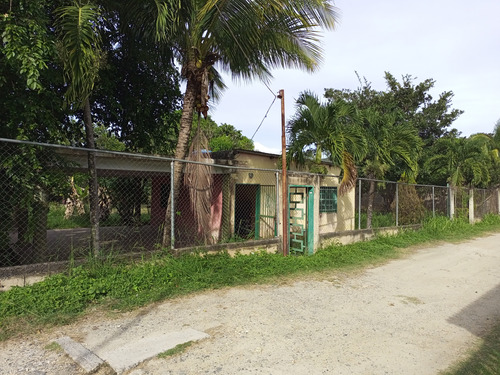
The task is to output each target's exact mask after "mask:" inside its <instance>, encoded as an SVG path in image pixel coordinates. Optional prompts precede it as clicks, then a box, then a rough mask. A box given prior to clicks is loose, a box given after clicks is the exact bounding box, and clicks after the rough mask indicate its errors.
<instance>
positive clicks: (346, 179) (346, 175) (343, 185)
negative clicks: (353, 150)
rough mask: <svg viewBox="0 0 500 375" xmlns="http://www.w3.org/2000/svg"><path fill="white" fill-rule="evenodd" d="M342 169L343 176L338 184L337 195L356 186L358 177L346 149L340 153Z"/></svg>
mask: <svg viewBox="0 0 500 375" xmlns="http://www.w3.org/2000/svg"><path fill="white" fill-rule="evenodd" d="M342 171H343V176H342V181H341V182H340V186H339V195H344V194H345V193H347V192H349V191H351V190H352V189H353V188H354V187H355V186H356V181H357V179H358V170H357V168H356V165H355V164H354V160H353V158H352V155H351V154H349V153H348V152H347V151H344V152H343V153H342Z"/></svg>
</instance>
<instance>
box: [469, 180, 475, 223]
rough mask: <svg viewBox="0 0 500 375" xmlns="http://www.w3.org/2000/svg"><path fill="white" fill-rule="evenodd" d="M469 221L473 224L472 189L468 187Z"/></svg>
mask: <svg viewBox="0 0 500 375" xmlns="http://www.w3.org/2000/svg"><path fill="white" fill-rule="evenodd" d="M469 223H470V224H474V189H473V188H471V189H469Z"/></svg>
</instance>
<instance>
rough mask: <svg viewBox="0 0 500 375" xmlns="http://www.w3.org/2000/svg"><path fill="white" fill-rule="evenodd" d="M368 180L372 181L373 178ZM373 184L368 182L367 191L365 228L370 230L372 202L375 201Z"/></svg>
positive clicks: (373, 182)
mask: <svg viewBox="0 0 500 375" xmlns="http://www.w3.org/2000/svg"><path fill="white" fill-rule="evenodd" d="M368 178H370V179H372V178H374V177H373V176H369V177H368ZM375 184H376V182H375V181H373V180H371V181H370V188H369V190H368V207H367V209H366V228H367V229H371V227H372V217H373V201H374V199H375Z"/></svg>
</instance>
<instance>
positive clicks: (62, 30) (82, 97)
mask: <svg viewBox="0 0 500 375" xmlns="http://www.w3.org/2000/svg"><path fill="white" fill-rule="evenodd" d="M56 17H57V22H56V26H57V29H58V35H59V40H58V42H59V53H60V55H61V60H62V63H63V67H64V75H65V78H66V79H67V81H68V82H69V85H68V88H67V91H66V100H67V102H68V103H69V104H70V105H75V106H76V107H77V108H81V109H83V123H84V125H85V135H86V146H87V148H89V149H91V150H92V149H95V148H96V147H95V139H94V124H93V121H92V113H91V106H90V95H91V93H92V90H93V89H94V84H95V81H96V78H97V75H98V71H99V66H100V65H101V62H102V59H103V56H102V53H101V38H100V34H99V30H98V29H97V25H98V24H99V17H100V10H99V8H98V6H96V5H94V4H90V3H89V4H85V5H81V4H79V3H78V2H75V3H74V4H73V5H69V6H64V7H60V8H58V9H57V10H56ZM88 170H89V204H90V225H91V245H92V249H93V251H94V253H95V254H98V252H99V186H98V180H97V171H96V166H95V154H94V153H93V152H88Z"/></svg>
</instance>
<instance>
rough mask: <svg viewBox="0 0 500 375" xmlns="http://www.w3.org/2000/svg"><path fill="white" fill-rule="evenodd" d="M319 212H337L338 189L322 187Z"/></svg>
mask: <svg viewBox="0 0 500 375" xmlns="http://www.w3.org/2000/svg"><path fill="white" fill-rule="evenodd" d="M319 212H337V187H330V186H321V187H320V189H319Z"/></svg>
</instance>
